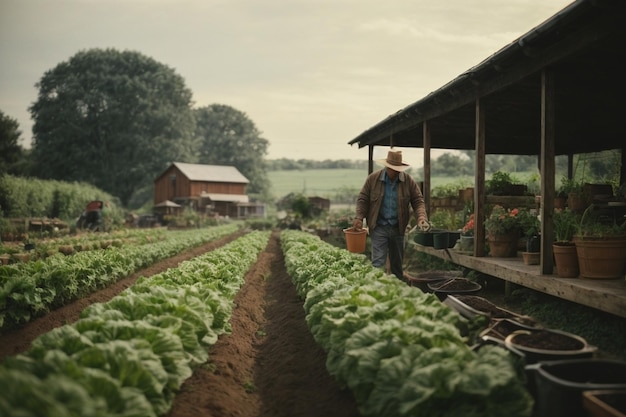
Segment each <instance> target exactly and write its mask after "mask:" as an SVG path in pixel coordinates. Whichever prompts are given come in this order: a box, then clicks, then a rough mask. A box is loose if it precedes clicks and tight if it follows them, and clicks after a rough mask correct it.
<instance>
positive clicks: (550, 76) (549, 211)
mask: <svg viewBox="0 0 626 417" xmlns="http://www.w3.org/2000/svg"><path fill="white" fill-rule="evenodd" d="M554 119H555V98H554V73H553V72H552V71H551V70H550V69H544V70H543V71H542V72H541V258H540V261H539V264H540V265H541V273H542V274H551V273H552V269H553V267H554V260H553V257H552V243H553V242H554V219H553V216H554V197H555V185H554V175H555V167H554V165H555V162H554V158H555V155H554V149H555V145H554V140H555V139H554Z"/></svg>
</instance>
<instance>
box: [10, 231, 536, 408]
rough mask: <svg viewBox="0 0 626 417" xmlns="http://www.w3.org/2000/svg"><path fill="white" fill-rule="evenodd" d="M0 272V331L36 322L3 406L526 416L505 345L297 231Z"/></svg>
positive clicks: (132, 247) (14, 358)
mask: <svg viewBox="0 0 626 417" xmlns="http://www.w3.org/2000/svg"><path fill="white" fill-rule="evenodd" d="M231 226H232V225H231ZM229 236H230V237H231V238H230V241H227V240H226V239H227V238H228V237H229ZM218 241H219V242H221V243H220V244H223V246H220V247H217V248H215V247H212V248H211V249H212V250H208V249H206V248H208V246H207V245H208V244H211V243H214V242H218ZM224 243H225V244H224ZM192 248H197V249H194V250H197V251H198V252H195V253H194V254H193V255H192V256H190V257H189V258H188V259H184V258H181V257H180V254H182V253H185V252H190V251H191V249H192ZM203 250H204V252H203ZM176 254H178V255H176ZM166 260H169V261H170V262H165V261H166ZM158 263H165V264H166V265H167V267H164V268H163V269H162V270H161V271H159V272H157V273H154V272H147V271H148V270H146V269H143V268H145V267H147V266H148V265H150V264H158ZM0 268H1V269H0V280H1V282H2V299H1V300H0V303H2V304H0V306H1V307H2V314H3V316H2V317H3V318H4V321H3V327H2V333H3V334H2V335H1V336H2V338H3V339H5V340H9V339H17V338H19V337H21V333H20V332H21V331H22V330H24V329H29V330H30V331H31V333H37V332H39V334H37V336H34V337H33V340H32V343H30V344H27V345H26V346H23V347H20V348H16V349H15V350H16V351H13V352H6V351H5V352H4V361H3V363H2V364H1V365H0V385H2V387H3V390H2V392H1V393H0V415H6V416H31V415H32V416H41V415H46V416H73V415H75V416H113V415H123V416H166V415H167V416H170V417H182V416H192V415H194V416H197V415H205V416H224V415H247V416H248V415H249V416H255V415H259V416H295V415H297V416H302V417H309V416H310V417H313V416H319V415H327V416H355V417H356V416H434V415H439V416H459V415H463V416H500V415H510V416H530V415H531V410H532V398H531V397H530V395H529V394H528V392H527V391H526V389H525V387H524V380H523V376H522V375H521V373H520V371H519V369H518V367H517V366H516V362H515V360H514V358H512V357H511V355H509V354H508V353H507V351H506V350H504V349H503V348H500V347H497V346H484V347H482V348H481V349H478V350H473V349H471V348H470V346H469V345H468V340H467V337H466V336H465V335H464V332H463V331H462V329H467V325H468V323H467V322H466V320H465V319H463V318H461V316H460V315H458V314H456V313H454V312H453V311H452V310H451V309H450V308H449V307H447V306H446V305H444V304H443V303H441V302H440V301H439V300H438V299H437V297H436V296H434V295H432V294H426V293H423V292H422V291H421V290H419V289H417V288H412V287H409V286H407V285H406V284H404V283H402V282H401V281H399V280H397V279H395V278H393V277H391V276H387V275H385V274H384V273H383V272H382V271H380V270H378V269H375V268H373V267H372V266H371V264H370V263H369V262H368V261H367V259H365V257H364V256H362V255H356V254H352V253H350V252H348V251H346V250H344V249H340V248H337V247H335V246H332V245H330V244H327V243H324V242H323V241H321V240H320V239H319V238H318V237H316V236H313V235H310V234H307V233H304V232H300V231H292V230H286V231H282V232H273V233H270V232H267V231H253V232H250V231H246V232H245V233H241V232H240V231H238V230H237V227H234V228H233V227H230V226H217V227H214V228H209V229H199V230H194V231H189V232H188V231H184V232H183V231H181V232H172V233H171V234H170V233H169V232H168V236H167V238H166V239H162V240H158V241H157V242H151V243H145V242H142V243H141V244H139V243H132V242H128V243H125V244H124V245H122V246H119V247H118V246H109V247H107V248H106V249H97V250H93V251H85V252H80V253H77V254H74V255H71V256H63V255H54V256H51V257H49V258H45V259H42V260H38V261H34V262H27V263H23V264H16V265H8V266H2V267H0ZM59 270H60V271H62V272H55V271H59ZM133 274H134V275H135V276H136V278H135V280H134V282H132V283H127V284H128V287H127V288H125V289H123V290H121V289H118V290H116V292H117V293H115V294H111V297H110V298H109V299H108V300H106V301H98V302H95V303H92V304H90V305H86V306H83V305H80V307H76V313H75V315H74V316H73V317H72V316H68V317H66V320H67V323H64V324H62V325H56V326H54V325H53V327H54V328H50V329H47V330H45V331H43V330H42V329H43V328H44V327H45V326H43V325H42V324H41V323H42V322H43V321H45V320H47V319H48V318H50V317H52V316H54V315H55V314H56V312H57V311H60V310H63V309H64V308H65V307H64V306H71V305H76V304H77V303H79V302H80V301H81V300H84V299H87V298H89V297H90V295H89V294H90V293H95V292H100V291H106V290H107V289H108V288H111V287H114V286H116V285H118V283H119V282H120V281H123V280H124V279H127V278H126V277H128V276H132V275H133ZM25 283H26V284H25ZM20 284H21V285H20ZM22 295H23V296H22ZM88 304H89V303H88ZM83 307H84V308H83ZM34 327H38V329H39V330H34V329H33V328H34ZM2 341H3V340H2V339H0V342H2ZM0 344H2V343H0Z"/></svg>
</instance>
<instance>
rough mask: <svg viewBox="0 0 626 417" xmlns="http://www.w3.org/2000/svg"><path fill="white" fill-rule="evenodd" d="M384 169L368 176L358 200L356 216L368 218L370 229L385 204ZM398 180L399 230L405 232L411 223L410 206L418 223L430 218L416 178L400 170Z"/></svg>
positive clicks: (372, 227)
mask: <svg viewBox="0 0 626 417" xmlns="http://www.w3.org/2000/svg"><path fill="white" fill-rule="evenodd" d="M384 171H385V169H384V168H383V169H381V170H378V171H376V172H373V173H371V174H370V175H368V176H367V179H366V180H365V184H364V185H363V188H362V189H361V192H360V193H359V197H358V198H357V200H356V217H358V218H359V219H363V218H365V219H367V226H368V227H369V228H370V229H374V228H375V227H376V222H377V220H378V213H379V212H380V208H381V206H382V204H383V195H384V194H385V183H384V181H382V180H381V177H382V174H383V172H384ZM398 181H399V183H398V227H399V231H400V232H401V233H404V231H405V229H406V227H407V225H408V224H409V216H410V214H411V213H410V211H409V209H410V208H412V209H413V214H414V215H415V220H416V221H417V222H418V223H419V221H420V220H421V219H423V220H428V218H427V217H426V206H425V205H424V196H423V195H422V191H421V190H420V188H419V185H417V183H416V182H415V180H414V179H413V178H412V177H411V176H410V175H408V174H406V173H404V172H399V173H398Z"/></svg>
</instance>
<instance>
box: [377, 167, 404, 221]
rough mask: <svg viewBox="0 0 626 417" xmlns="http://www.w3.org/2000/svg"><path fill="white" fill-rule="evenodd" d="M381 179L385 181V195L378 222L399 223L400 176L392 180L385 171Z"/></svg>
mask: <svg viewBox="0 0 626 417" xmlns="http://www.w3.org/2000/svg"><path fill="white" fill-rule="evenodd" d="M380 180H381V181H383V182H384V183H385V195H384V196H383V204H382V206H381V208H380V215H379V216H378V222H377V223H378V224H379V225H391V226H394V225H396V224H398V182H399V181H398V177H396V179H395V181H392V180H391V178H389V176H388V175H387V172H386V171H385V172H383V175H382V176H381V178H380Z"/></svg>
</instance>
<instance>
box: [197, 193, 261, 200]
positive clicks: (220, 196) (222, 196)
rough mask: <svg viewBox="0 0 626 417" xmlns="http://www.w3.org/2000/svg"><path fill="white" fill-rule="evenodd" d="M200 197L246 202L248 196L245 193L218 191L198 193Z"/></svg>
mask: <svg viewBox="0 0 626 417" xmlns="http://www.w3.org/2000/svg"><path fill="white" fill-rule="evenodd" d="M200 197H203V198H206V197H208V198H209V199H210V200H211V201H220V202H227V203H248V202H249V199H248V196H247V195H245V194H220V193H205V192H203V193H202V194H200Z"/></svg>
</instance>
